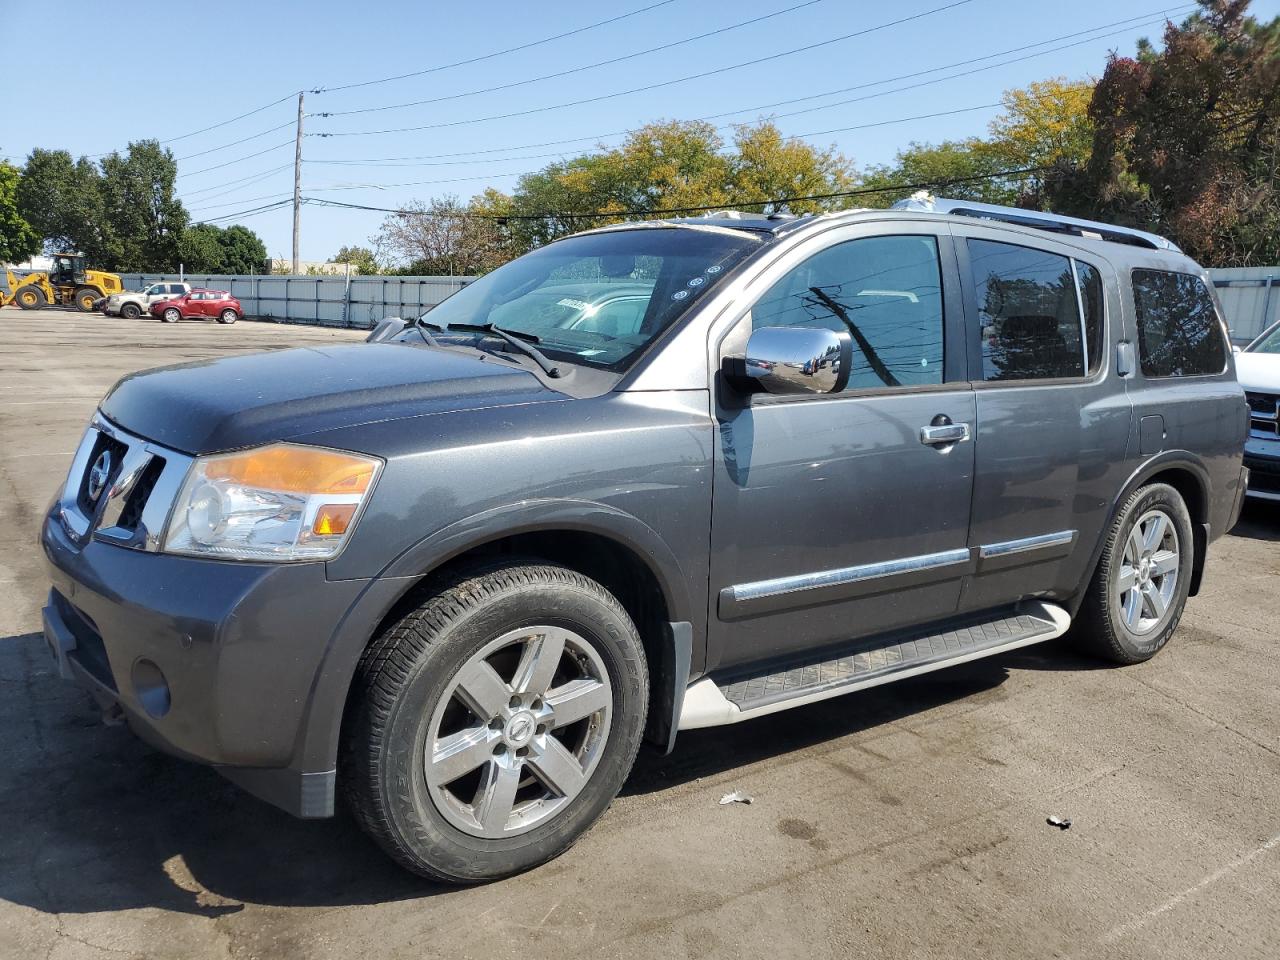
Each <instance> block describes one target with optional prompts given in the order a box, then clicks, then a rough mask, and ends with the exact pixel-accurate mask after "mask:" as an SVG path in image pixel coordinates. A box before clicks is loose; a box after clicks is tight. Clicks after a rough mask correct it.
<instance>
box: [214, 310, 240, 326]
mask: <svg viewBox="0 0 1280 960" xmlns="http://www.w3.org/2000/svg"><path fill="white" fill-rule="evenodd" d="M239 319H240V315H239V314H238V313H236V312H235V311H234V310H232V309H231V308H230V307H228V308H227V309H226V310H223V311H222V313H220V314H218V322H219V323H235V322H236V321H237V320H239Z"/></svg>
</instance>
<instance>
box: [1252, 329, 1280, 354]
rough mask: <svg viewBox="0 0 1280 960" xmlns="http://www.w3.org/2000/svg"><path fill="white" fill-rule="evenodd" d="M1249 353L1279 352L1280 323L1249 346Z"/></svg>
mask: <svg viewBox="0 0 1280 960" xmlns="http://www.w3.org/2000/svg"><path fill="white" fill-rule="evenodd" d="M1249 352H1250V353H1280V324H1277V325H1276V326H1274V327H1272V328H1271V332H1270V333H1267V334H1266V335H1264V336H1263V337H1261V338H1260V339H1259V340H1258V342H1257V343H1255V344H1254V345H1253V346H1251V347H1250V348H1249Z"/></svg>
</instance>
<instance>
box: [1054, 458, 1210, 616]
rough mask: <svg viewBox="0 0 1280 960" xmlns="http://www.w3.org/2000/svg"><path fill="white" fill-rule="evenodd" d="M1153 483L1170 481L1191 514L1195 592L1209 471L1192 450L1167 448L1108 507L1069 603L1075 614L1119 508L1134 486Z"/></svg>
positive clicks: (1204, 549)
mask: <svg viewBox="0 0 1280 960" xmlns="http://www.w3.org/2000/svg"><path fill="white" fill-rule="evenodd" d="M1154 483H1167V484H1168V485H1169V486H1171V487H1173V488H1174V489H1175V490H1177V491H1178V494H1179V495H1180V496H1181V497H1182V500H1183V502H1184V503H1186V505H1187V512H1188V513H1190V514H1191V529H1192V537H1193V541H1194V542H1193V544H1192V547H1193V554H1192V573H1191V592H1190V596H1193V597H1194V596H1195V595H1196V593H1198V592H1199V589H1200V579H1201V577H1202V575H1203V573H1204V561H1205V554H1206V552H1207V550H1208V546H1209V543H1208V541H1209V537H1208V532H1207V529H1206V527H1207V524H1208V522H1209V471H1208V470H1206V469H1205V467H1204V465H1203V464H1202V463H1201V462H1200V460H1199V458H1197V457H1196V456H1195V455H1194V454H1192V453H1190V452H1189V451H1176V450H1171V451H1166V452H1165V453H1162V454H1158V455H1157V456H1154V457H1152V458H1151V459H1150V460H1147V461H1146V462H1145V463H1143V464H1142V465H1141V466H1140V467H1138V469H1137V470H1135V471H1134V472H1133V473H1132V474H1131V475H1130V477H1129V479H1128V480H1127V481H1125V484H1124V486H1123V487H1122V488H1121V489H1120V490H1119V492H1118V493H1117V494H1116V496H1115V498H1114V499H1113V500H1112V501H1111V505H1110V506H1109V507H1108V510H1107V520H1106V523H1104V524H1103V525H1102V531H1103V533H1102V536H1100V537H1099V538H1098V542H1097V543H1096V544H1095V545H1094V548H1093V554H1092V556H1091V557H1090V559H1089V564H1088V566H1087V567H1086V568H1085V569H1086V573H1085V578H1084V581H1083V582H1082V583H1081V584H1080V588H1079V589H1078V590H1077V591H1076V595H1075V597H1073V598H1072V601H1071V603H1070V604H1069V610H1070V613H1071V615H1072V616H1075V615H1076V613H1077V612H1078V611H1079V608H1080V605H1081V603H1083V602H1084V596H1085V591H1086V589H1087V588H1088V586H1089V583H1090V581H1092V579H1093V575H1094V571H1096V570H1097V568H1098V562H1099V561H1100V560H1101V559H1102V551H1103V548H1104V547H1105V546H1106V539H1107V531H1109V530H1110V529H1111V527H1112V525H1113V524H1114V523H1115V520H1116V517H1117V516H1118V515H1119V513H1120V510H1121V509H1122V508H1123V507H1124V505H1125V503H1127V502H1128V500H1129V498H1130V497H1131V496H1133V493H1134V491H1135V490H1137V489H1138V488H1139V487H1144V486H1147V485H1149V484H1154Z"/></svg>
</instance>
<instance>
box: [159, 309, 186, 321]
mask: <svg viewBox="0 0 1280 960" xmlns="http://www.w3.org/2000/svg"><path fill="white" fill-rule="evenodd" d="M181 319H182V312H181V311H180V310H178V308H177V307H169V308H168V309H167V310H165V311H164V312H163V313H161V314H160V320H161V322H162V323H177V322H178V321H179V320H181Z"/></svg>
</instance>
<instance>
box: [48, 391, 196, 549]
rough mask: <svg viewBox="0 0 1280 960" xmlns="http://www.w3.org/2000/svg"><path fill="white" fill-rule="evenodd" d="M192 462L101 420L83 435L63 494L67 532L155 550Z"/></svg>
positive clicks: (81, 537) (79, 540) (76, 537)
mask: <svg viewBox="0 0 1280 960" xmlns="http://www.w3.org/2000/svg"><path fill="white" fill-rule="evenodd" d="M190 465H191V458H190V457H187V456H185V455H183V454H180V453H176V452H175V451H173V450H168V449H166V448H164V447H160V446H157V445H156V444H153V443H151V442H149V441H147V440H143V439H142V438H141V437H136V436H134V435H133V434H131V433H129V432H127V431H125V430H121V429H120V428H119V427H117V426H116V425H115V424H113V423H111V422H110V421H108V420H106V419H105V418H104V417H102V416H101V415H97V416H95V417H94V418H93V422H92V423H91V424H90V425H89V429H88V430H86V431H85V435H84V437H83V439H82V440H81V441H80V447H79V449H78V450H77V451H76V455H75V459H74V460H73V462H72V464H71V472H70V473H69V474H68V476H67V483H66V486H65V487H64V489H63V493H62V498H61V500H60V503H59V513H60V515H61V517H62V523H63V526H64V528H65V529H66V531H67V533H68V534H69V535H70V536H71V537H72V539H74V540H75V541H76V542H77V543H80V544H81V545H83V544H84V543H86V542H87V541H88V540H89V538H90V537H93V538H95V539H98V540H103V541H106V542H109V543H114V544H117V545H119V546H122V547H131V548H133V549H136V550H148V551H152V552H154V551H157V550H159V549H160V537H161V536H162V535H163V533H164V527H165V523H166V522H167V520H168V516H169V509H170V507H171V506H172V504H173V501H174V498H175V497H176V496H177V493H178V487H179V486H180V485H181V483H182V481H183V479H184V478H185V477H186V474H187V468H188V467H189V466H190Z"/></svg>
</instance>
